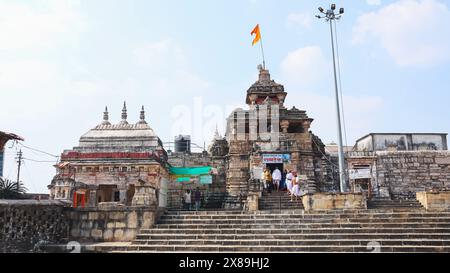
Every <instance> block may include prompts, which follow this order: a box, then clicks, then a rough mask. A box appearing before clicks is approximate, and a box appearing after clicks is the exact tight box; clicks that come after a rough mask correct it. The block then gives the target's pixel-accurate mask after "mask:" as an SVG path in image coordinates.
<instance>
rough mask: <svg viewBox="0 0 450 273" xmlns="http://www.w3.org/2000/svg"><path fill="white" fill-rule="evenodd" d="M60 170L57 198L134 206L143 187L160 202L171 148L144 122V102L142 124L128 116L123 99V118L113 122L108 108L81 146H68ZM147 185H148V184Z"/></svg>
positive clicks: (52, 187) (53, 195) (55, 182)
mask: <svg viewBox="0 0 450 273" xmlns="http://www.w3.org/2000/svg"><path fill="white" fill-rule="evenodd" d="M55 167H56V168H57V175H56V176H55V177H54V179H53V181H52V183H51V185H49V189H50V195H51V198H52V199H57V200H58V199H60V200H71V201H75V202H74V203H75V204H79V205H80V206H83V207H84V206H96V205H97V204H99V203H114V202H116V203H118V204H122V205H132V204H135V203H136V202H138V203H139V202H142V200H139V196H140V195H139V192H138V189H139V190H144V191H145V189H142V187H141V184H142V185H146V186H147V187H150V188H151V189H153V194H152V195H153V196H155V200H152V201H151V202H154V203H156V202H157V201H158V202H159V200H161V203H160V204H159V205H160V206H165V204H164V203H162V202H164V199H162V198H161V199H160V198H159V195H164V194H165V193H164V192H163V191H164V190H163V189H164V188H165V186H164V185H166V184H167V181H168V166H167V153H166V151H165V150H164V148H163V145H162V141H161V140H160V139H159V138H158V136H157V135H156V134H155V132H154V131H153V129H152V128H151V127H150V126H149V125H148V123H147V122H146V121H145V112H144V107H142V110H141V114H140V120H139V121H138V122H137V123H133V124H132V123H129V122H128V121H127V109H126V105H125V104H124V106H123V110H122V120H121V121H120V122H119V123H118V124H111V123H110V122H109V113H108V109H105V112H104V116H103V121H102V122H101V123H100V124H99V125H97V126H96V127H95V128H93V129H91V130H89V132H87V133H86V134H84V135H83V136H81V138H80V143H79V146H77V147H74V148H73V149H72V150H66V151H64V152H63V153H62V155H61V163H60V164H58V165H56V166H55ZM147 190H148V189H147Z"/></svg>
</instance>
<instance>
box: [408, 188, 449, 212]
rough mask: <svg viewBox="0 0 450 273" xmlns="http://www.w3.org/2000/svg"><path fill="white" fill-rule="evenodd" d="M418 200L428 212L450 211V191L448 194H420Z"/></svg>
mask: <svg viewBox="0 0 450 273" xmlns="http://www.w3.org/2000/svg"><path fill="white" fill-rule="evenodd" d="M416 197H417V200H418V201H419V202H420V203H421V204H422V206H424V207H425V209H427V210H432V211H449V210H450V191H447V192H418V193H417V194H416Z"/></svg>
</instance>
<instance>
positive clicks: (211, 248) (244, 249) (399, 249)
mask: <svg viewBox="0 0 450 273" xmlns="http://www.w3.org/2000/svg"><path fill="white" fill-rule="evenodd" d="M128 251H130V252H144V253H162V252H170V253H183V252H187V253H192V252H207V253H215V252H218V253H250V252H255V253H267V252H271V253H286V252H291V253H311V252H318V253H325V252H371V251H374V248H373V247H371V246H367V245H345V246H341V245H333V244H328V245H323V246H288V245H286V246H224V245H221V246H217V245H195V246H194V245H193V246H186V245H173V246H169V245H154V246H134V245H132V246H130V247H128ZM379 251H380V252H394V253H426V252H431V253H437V252H445V253H448V252H450V247H448V246H420V245H417V246H385V247H383V246H381V247H380V248H379Z"/></svg>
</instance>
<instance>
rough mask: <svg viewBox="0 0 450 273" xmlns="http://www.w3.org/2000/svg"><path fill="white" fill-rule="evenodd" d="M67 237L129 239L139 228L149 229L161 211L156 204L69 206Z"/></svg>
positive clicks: (108, 239)
mask: <svg viewBox="0 0 450 273" xmlns="http://www.w3.org/2000/svg"><path fill="white" fill-rule="evenodd" d="M67 213H68V215H69V218H70V239H71V240H76V241H79V242H83V241H87V242H92V241H99V242H127V241H132V240H133V239H134V238H135V236H136V234H137V232H138V231H139V230H140V229H142V228H144V229H145V228H151V227H153V226H154V224H155V223H156V221H157V219H158V218H159V216H160V215H161V214H162V213H163V211H161V210H156V207H114V206H111V207H99V208H89V209H73V208H72V209H70V210H68V212H67Z"/></svg>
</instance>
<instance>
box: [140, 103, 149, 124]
mask: <svg viewBox="0 0 450 273" xmlns="http://www.w3.org/2000/svg"><path fill="white" fill-rule="evenodd" d="M138 124H147V122H146V121H145V110H144V105H142V109H141V115H140V120H139V122H138Z"/></svg>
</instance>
